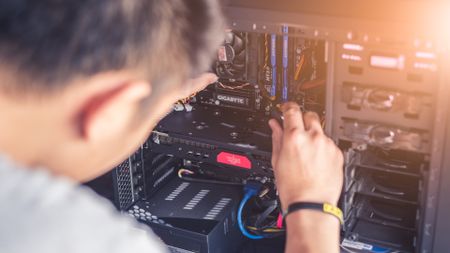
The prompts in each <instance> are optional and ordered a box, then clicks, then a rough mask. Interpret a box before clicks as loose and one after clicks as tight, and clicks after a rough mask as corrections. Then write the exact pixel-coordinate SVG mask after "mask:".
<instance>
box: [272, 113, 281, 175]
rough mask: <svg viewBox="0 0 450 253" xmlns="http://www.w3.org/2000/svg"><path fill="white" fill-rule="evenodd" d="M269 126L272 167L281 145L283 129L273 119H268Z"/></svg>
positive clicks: (276, 159)
mask: <svg viewBox="0 0 450 253" xmlns="http://www.w3.org/2000/svg"><path fill="white" fill-rule="evenodd" d="M269 126H270V128H271V129H272V166H273V167H274V165H275V164H274V163H275V162H276V161H278V157H279V154H280V150H281V146H282V140H283V129H282V128H281V126H280V124H278V122H277V121H276V120H274V119H271V120H269Z"/></svg>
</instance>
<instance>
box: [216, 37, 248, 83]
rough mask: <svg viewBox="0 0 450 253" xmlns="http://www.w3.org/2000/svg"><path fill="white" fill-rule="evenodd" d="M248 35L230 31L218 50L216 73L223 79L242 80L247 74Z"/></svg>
mask: <svg viewBox="0 0 450 253" xmlns="http://www.w3.org/2000/svg"><path fill="white" fill-rule="evenodd" d="M246 59H247V48H246V36H245V34H244V33H237V32H232V31H229V32H227V33H226V36H225V41H224V44H223V45H222V46H221V47H220V48H219V50H218V52H217V61H216V65H215V71H216V74H217V75H218V76H219V77H220V78H223V79H234V80H242V79H245V76H246Z"/></svg>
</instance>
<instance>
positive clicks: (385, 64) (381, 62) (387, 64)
mask: <svg viewBox="0 0 450 253" xmlns="http://www.w3.org/2000/svg"><path fill="white" fill-rule="evenodd" d="M370 65H371V66H373V67H378V68H387V69H403V68H404V66H405V57H404V56H399V57H390V56H381V55H372V56H371V57H370Z"/></svg>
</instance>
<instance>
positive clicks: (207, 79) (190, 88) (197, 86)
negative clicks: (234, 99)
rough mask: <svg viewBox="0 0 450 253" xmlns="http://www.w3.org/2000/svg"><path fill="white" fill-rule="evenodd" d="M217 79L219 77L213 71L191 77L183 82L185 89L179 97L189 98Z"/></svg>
mask: <svg viewBox="0 0 450 253" xmlns="http://www.w3.org/2000/svg"><path fill="white" fill-rule="evenodd" d="M217 79H218V77H217V76H216V75H215V74H213V73H204V74H201V75H200V76H198V77H196V78H193V79H189V80H188V81H187V82H186V83H184V84H183V90H182V92H181V93H180V94H179V99H184V98H187V97H189V96H191V95H192V94H194V93H196V92H199V91H201V90H203V89H205V88H206V86H208V85H210V84H212V83H214V82H216V81H217Z"/></svg>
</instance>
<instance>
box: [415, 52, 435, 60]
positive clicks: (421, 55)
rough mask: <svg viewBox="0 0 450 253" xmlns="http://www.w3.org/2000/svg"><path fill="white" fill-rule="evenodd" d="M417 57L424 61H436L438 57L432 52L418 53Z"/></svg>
mask: <svg viewBox="0 0 450 253" xmlns="http://www.w3.org/2000/svg"><path fill="white" fill-rule="evenodd" d="M416 57H417V58H422V59H436V55H435V54H433V53H430V52H416Z"/></svg>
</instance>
